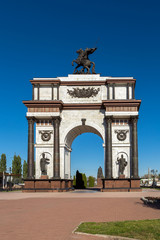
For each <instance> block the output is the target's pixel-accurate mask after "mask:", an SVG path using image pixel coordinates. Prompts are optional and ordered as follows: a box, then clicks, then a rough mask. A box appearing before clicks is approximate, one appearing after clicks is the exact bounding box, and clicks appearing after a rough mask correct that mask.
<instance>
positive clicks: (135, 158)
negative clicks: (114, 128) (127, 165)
mask: <svg viewBox="0 0 160 240" xmlns="http://www.w3.org/2000/svg"><path fill="white" fill-rule="evenodd" d="M137 120H138V116H133V117H131V124H132V174H131V176H132V177H133V178H139V176H138V141H137Z"/></svg>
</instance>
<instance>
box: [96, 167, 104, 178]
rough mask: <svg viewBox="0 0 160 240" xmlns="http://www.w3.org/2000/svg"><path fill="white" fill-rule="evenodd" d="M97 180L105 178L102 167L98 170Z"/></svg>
mask: <svg viewBox="0 0 160 240" xmlns="http://www.w3.org/2000/svg"><path fill="white" fill-rule="evenodd" d="M97 178H103V170H102V168H101V167H99V168H98V173H97Z"/></svg>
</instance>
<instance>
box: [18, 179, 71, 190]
mask: <svg viewBox="0 0 160 240" xmlns="http://www.w3.org/2000/svg"><path fill="white" fill-rule="evenodd" d="M24 184H25V185H24V188H23V192H67V191H72V190H73V180H70V179H25V180H24Z"/></svg>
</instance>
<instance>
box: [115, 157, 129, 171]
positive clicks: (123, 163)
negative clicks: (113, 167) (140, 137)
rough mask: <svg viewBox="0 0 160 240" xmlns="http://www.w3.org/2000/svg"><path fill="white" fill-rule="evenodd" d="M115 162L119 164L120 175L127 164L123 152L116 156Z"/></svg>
mask: <svg viewBox="0 0 160 240" xmlns="http://www.w3.org/2000/svg"><path fill="white" fill-rule="evenodd" d="M117 164H118V165H119V176H121V175H123V174H124V169H125V167H126V166H127V164H128V163H127V161H126V159H125V158H124V157H123V154H121V158H117Z"/></svg>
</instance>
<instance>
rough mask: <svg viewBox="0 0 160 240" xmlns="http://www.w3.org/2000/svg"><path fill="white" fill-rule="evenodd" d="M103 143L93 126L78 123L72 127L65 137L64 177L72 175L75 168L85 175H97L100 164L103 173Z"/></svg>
mask: <svg viewBox="0 0 160 240" xmlns="http://www.w3.org/2000/svg"><path fill="white" fill-rule="evenodd" d="M103 143H104V140H103V137H102V135H101V133H100V132H99V131H98V130H97V129H95V128H94V127H91V126H88V125H79V126H76V127H74V128H72V129H71V130H70V131H69V132H68V134H67V135H66V138H65V154H64V155H65V156H64V158H65V159H64V160H65V174H64V175H65V178H70V177H71V176H72V177H73V176H74V175H75V174H76V170H79V171H80V172H82V173H85V174H86V175H87V177H89V176H94V177H97V171H98V168H99V167H100V166H101V167H102V169H103V173H104V149H103ZM71 148H73V152H72V149H71ZM71 152H72V153H71ZM71 159H72V160H71Z"/></svg>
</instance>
